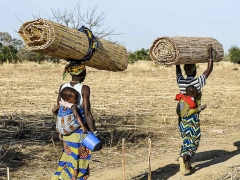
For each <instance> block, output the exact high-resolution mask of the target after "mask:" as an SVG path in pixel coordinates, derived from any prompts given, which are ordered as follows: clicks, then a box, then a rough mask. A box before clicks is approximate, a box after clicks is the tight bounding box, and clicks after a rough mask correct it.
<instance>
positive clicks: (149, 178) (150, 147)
mask: <svg viewBox="0 0 240 180" xmlns="http://www.w3.org/2000/svg"><path fill="white" fill-rule="evenodd" d="M151 149H152V143H151V138H149V139H148V180H151V179H152V174H151Z"/></svg>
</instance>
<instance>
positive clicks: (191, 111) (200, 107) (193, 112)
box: [188, 104, 207, 116]
mask: <svg viewBox="0 0 240 180" xmlns="http://www.w3.org/2000/svg"><path fill="white" fill-rule="evenodd" d="M206 107H207V105H206V104H204V105H202V106H201V105H200V106H199V107H196V108H194V109H189V111H188V116H191V115H193V114H195V113H200V112H201V111H202V110H204V109H206Z"/></svg>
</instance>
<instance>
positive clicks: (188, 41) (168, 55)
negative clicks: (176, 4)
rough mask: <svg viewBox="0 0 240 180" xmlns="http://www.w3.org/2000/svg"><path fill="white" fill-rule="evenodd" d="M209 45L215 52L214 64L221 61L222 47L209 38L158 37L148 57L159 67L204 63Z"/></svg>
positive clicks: (207, 56) (206, 60)
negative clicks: (159, 65)
mask: <svg viewBox="0 0 240 180" xmlns="http://www.w3.org/2000/svg"><path fill="white" fill-rule="evenodd" d="M209 44H212V46H213V49H214V50H216V52H217V56H216V57H215V59H214V62H219V61H221V60H222V59H223V56H224V50H223V46H222V44H220V43H219V42H218V41H217V40H216V39H214V38H211V37H178V36H176V37H160V38H157V39H156V40H155V41H154V42H153V44H152V46H151V47H150V57H151V59H152V60H153V61H154V62H155V63H157V64H161V65H172V64H195V63H206V62H208V59H209V53H208V45H209Z"/></svg>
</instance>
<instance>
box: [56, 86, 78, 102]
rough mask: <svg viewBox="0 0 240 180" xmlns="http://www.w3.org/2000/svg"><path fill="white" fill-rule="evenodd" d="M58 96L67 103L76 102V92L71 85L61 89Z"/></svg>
mask: <svg viewBox="0 0 240 180" xmlns="http://www.w3.org/2000/svg"><path fill="white" fill-rule="evenodd" d="M60 97H61V98H62V99H63V100H64V101H67V102H69V103H77V101H78V92H77V91H76V90H75V89H73V88H71V87H65V88H63V89H62V90H61V92H60Z"/></svg>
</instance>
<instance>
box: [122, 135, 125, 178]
mask: <svg viewBox="0 0 240 180" xmlns="http://www.w3.org/2000/svg"><path fill="white" fill-rule="evenodd" d="M124 142H125V139H124V138H122V171H123V173H122V175H123V180H125V149H124Z"/></svg>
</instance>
